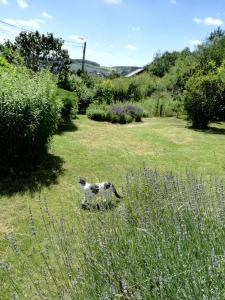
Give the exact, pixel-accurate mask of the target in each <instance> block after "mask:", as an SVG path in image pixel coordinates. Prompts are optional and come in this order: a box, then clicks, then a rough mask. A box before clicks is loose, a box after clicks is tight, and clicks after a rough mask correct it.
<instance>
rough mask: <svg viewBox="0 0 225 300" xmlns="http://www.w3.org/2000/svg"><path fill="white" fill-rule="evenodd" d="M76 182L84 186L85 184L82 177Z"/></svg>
mask: <svg viewBox="0 0 225 300" xmlns="http://www.w3.org/2000/svg"><path fill="white" fill-rule="evenodd" d="M78 182H79V183H80V184H82V185H85V184H86V179H85V178H83V177H78Z"/></svg>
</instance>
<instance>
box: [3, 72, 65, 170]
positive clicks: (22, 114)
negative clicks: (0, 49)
mask: <svg viewBox="0 0 225 300" xmlns="http://www.w3.org/2000/svg"><path fill="white" fill-rule="evenodd" d="M0 77H1V80H0V103H1V107H0V108H1V109H0V132H1V135H0V145H1V147H0V157H1V166H3V165H5V166H9V167H17V166H19V167H22V168H26V167H28V166H29V167H32V164H33V163H35V162H37V161H38V160H39V159H40V158H41V157H42V156H43V154H44V153H46V150H47V148H48V143H49V141H50V138H51V136H52V135H53V133H54V132H55V129H56V127H57V123H58V118H59V111H60V103H59V102H58V101H57V100H56V99H55V98H54V96H53V94H54V91H55V82H54V80H53V78H52V76H51V74H50V73H49V72H40V73H37V74H32V73H31V74H30V72H28V71H27V70H25V69H22V68H17V69H16V68H15V69H13V70H12V71H6V70H5V71H2V72H0Z"/></svg>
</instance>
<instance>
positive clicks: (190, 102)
mask: <svg viewBox="0 0 225 300" xmlns="http://www.w3.org/2000/svg"><path fill="white" fill-rule="evenodd" d="M184 96H185V109H186V111H187V115H188V119H189V120H191V122H192V126H193V127H194V128H199V129H205V128H207V126H208V124H209V123H210V122H212V121H217V120H220V119H222V115H223V116H224V113H225V85H224V82H223V81H222V79H221V78H220V77H219V76H218V74H215V73H214V74H210V73H209V74H207V75H201V74H200V75H199V74H198V75H195V76H193V77H191V78H190V79H189V80H188V82H187V84H186V89H185V94H184ZM222 112H223V113H222Z"/></svg>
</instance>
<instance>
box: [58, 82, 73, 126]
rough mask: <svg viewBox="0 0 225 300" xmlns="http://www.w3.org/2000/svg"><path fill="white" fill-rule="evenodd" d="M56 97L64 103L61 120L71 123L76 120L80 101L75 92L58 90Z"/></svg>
mask: <svg viewBox="0 0 225 300" xmlns="http://www.w3.org/2000/svg"><path fill="white" fill-rule="evenodd" d="M56 97H57V98H58V99H59V101H61V102H62V108H61V113H60V115H61V120H62V121H64V122H70V121H72V119H75V118H76V115H77V111H78V100H77V96H76V94H75V93H74V92H69V91H66V90H63V89H60V88H58V89H57V91H56Z"/></svg>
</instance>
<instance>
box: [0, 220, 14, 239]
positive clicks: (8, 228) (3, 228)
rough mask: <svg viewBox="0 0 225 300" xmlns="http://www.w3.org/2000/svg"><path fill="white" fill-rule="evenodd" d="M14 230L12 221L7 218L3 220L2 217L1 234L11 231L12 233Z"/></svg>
mask: <svg viewBox="0 0 225 300" xmlns="http://www.w3.org/2000/svg"><path fill="white" fill-rule="evenodd" d="M12 232H13V227H12V225H11V224H10V222H9V221H7V220H3V219H2V218H1V217H0V235H2V234H9V233H12Z"/></svg>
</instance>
